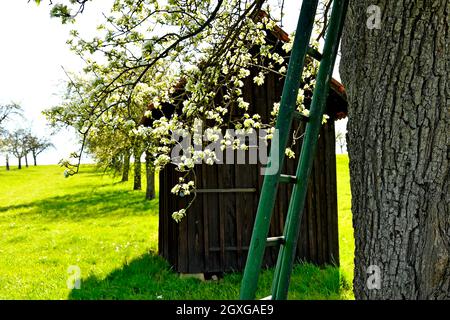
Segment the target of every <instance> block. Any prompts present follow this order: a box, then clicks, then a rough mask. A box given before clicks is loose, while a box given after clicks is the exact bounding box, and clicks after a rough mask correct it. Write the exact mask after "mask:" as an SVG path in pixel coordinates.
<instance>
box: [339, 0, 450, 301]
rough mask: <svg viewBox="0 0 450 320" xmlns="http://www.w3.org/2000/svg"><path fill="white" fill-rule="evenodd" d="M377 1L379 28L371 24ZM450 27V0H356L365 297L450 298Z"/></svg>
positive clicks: (358, 224)
mask: <svg viewBox="0 0 450 320" xmlns="http://www.w3.org/2000/svg"><path fill="white" fill-rule="evenodd" d="M373 4H375V5H378V6H379V7H380V9H381V24H380V27H381V28H380V29H369V28H368V27H367V24H366V23H367V19H368V18H369V17H370V15H368V14H367V9H368V7H369V6H370V5H373ZM372 22H373V21H372ZM371 25H373V24H371ZM449 25H450V0H429V1H428V0H425V1H408V0H378V1H377V0H354V1H350V8H349V12H348V16H347V21H346V25H345V28H344V29H345V30H344V34H343V39H342V59H341V63H340V70H341V77H342V79H343V82H344V85H345V86H346V89H347V93H348V98H349V104H350V106H349V122H348V135H347V140H348V141H347V142H348V144H347V146H348V152H349V157H350V176H351V190H352V212H353V225H354V229H355V241H356V243H355V245H356V250H355V278H354V291H355V297H356V298H357V299H449V298H450V199H449V195H450V193H449V170H448V164H449V156H450V153H449V145H450V144H449V140H450V137H449V128H450V116H449V115H450V112H449V111H450V79H449V74H450V47H449V44H450V36H449V32H450V30H449ZM371 265H376V266H378V267H379V268H380V269H379V271H380V276H381V278H380V280H381V282H380V284H381V288H379V289H376V288H374V286H373V283H372V285H367V280H368V279H369V280H370V281H371V280H374V279H375V278H373V277H371V276H370V274H368V273H367V272H368V267H369V266H371ZM374 276H376V275H374ZM375 287H376V285H375ZM370 288H372V289H370Z"/></svg>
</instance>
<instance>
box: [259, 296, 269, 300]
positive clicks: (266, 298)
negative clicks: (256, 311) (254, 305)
mask: <svg viewBox="0 0 450 320" xmlns="http://www.w3.org/2000/svg"><path fill="white" fill-rule="evenodd" d="M260 300H272V296H268V297H265V298H262V299H260Z"/></svg>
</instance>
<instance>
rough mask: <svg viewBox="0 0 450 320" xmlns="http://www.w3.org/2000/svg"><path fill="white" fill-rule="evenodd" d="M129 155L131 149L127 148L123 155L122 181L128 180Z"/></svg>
mask: <svg viewBox="0 0 450 320" xmlns="http://www.w3.org/2000/svg"><path fill="white" fill-rule="evenodd" d="M130 157H131V151H130V150H127V151H126V152H125V153H124V155H123V168H122V170H123V171H122V182H125V181H128V176H129V173H130Z"/></svg>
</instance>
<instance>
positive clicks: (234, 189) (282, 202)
mask: <svg viewBox="0 0 450 320" xmlns="http://www.w3.org/2000/svg"><path fill="white" fill-rule="evenodd" d="M252 76H253V75H252ZM252 76H251V77H250V78H252ZM282 86H283V83H282V82H280V81H279V80H278V79H277V78H276V77H275V76H273V75H269V76H268V78H267V80H266V83H265V84H264V85H263V86H261V87H260V86H256V85H253V83H252V81H247V82H246V83H245V85H244V95H245V100H246V101H251V106H250V108H251V111H253V112H258V113H259V114H261V115H262V117H263V118H266V119H267V117H268V115H269V114H270V110H271V108H272V106H273V104H274V103H275V102H277V101H279V100H280V96H281V92H282ZM346 107H347V105H346V100H345V96H344V95H343V88H342V85H340V84H339V83H338V82H337V81H334V80H333V82H332V90H331V93H330V95H329V98H328V107H327V108H328V109H327V114H328V115H329V116H330V119H329V120H328V122H327V123H326V124H325V125H324V126H323V127H322V129H321V132H320V139H319V144H318V149H317V155H316V158H315V160H314V167H313V171H312V176H311V179H310V181H309V189H308V194H307V200H306V207H305V211H304V214H303V219H302V224H301V233H300V240H299V243H298V248H297V257H298V258H299V259H302V260H304V261H309V262H313V263H315V264H318V265H325V264H335V265H338V264H339V246H338V219H337V190H336V158H335V130H334V121H335V120H336V119H338V118H342V117H343V116H345V115H346ZM299 125H300V126H303V127H302V128H301V129H300V130H304V123H298V124H294V129H295V128H296V127H297V126H299ZM300 146H301V143H298V144H296V147H295V150H294V151H295V152H296V154H298V153H299V149H300ZM297 160H298V159H289V160H286V163H285V167H284V170H283V173H286V174H292V175H294V174H295V169H296V166H297ZM260 168H261V166H260V165H259V164H258V165H254V164H253V165H252V164H245V165H212V166H211V165H206V164H202V165H197V166H196V167H195V173H196V181H197V189H198V191H197V198H196V200H195V201H194V203H193V205H192V206H191V207H190V208H189V210H188V212H187V215H186V217H185V218H184V219H183V220H182V221H181V222H180V223H177V222H175V221H174V220H173V219H172V217H171V214H172V212H174V211H177V210H179V209H181V208H184V207H186V205H187V204H188V201H189V199H185V198H180V197H179V196H175V195H173V194H172V193H171V192H170V191H171V188H172V187H173V185H175V184H176V183H177V181H178V178H179V177H180V173H179V172H177V171H176V170H175V167H174V166H172V165H169V166H168V167H167V168H166V169H164V170H163V171H162V172H161V173H160V202H159V218H160V220H159V254H160V255H161V256H162V257H164V258H165V259H167V260H168V261H169V263H170V264H171V265H172V266H173V267H174V269H175V270H176V271H177V272H180V273H205V274H211V273H212V274H215V273H223V272H230V271H241V270H243V268H244V266H245V261H246V258H247V253H248V246H249V243H250V238H251V235H252V230H253V223H254V219H255V214H256V209H257V206H258V200H259V196H260V190H261V186H262V182H263V178H264V177H263V176H262V175H261V174H260ZM291 189H292V186H290V185H285V184H281V185H280V188H279V191H278V198H277V202H276V206H275V210H274V212H273V215H272V222H271V227H270V234H269V236H279V235H282V234H283V227H284V222H285V217H286V213H287V208H288V204H289V198H290V194H291ZM277 253H278V248H268V249H267V250H266V254H265V257H264V263H263V265H264V266H267V267H270V266H273V265H274V264H275V263H276V259H277Z"/></svg>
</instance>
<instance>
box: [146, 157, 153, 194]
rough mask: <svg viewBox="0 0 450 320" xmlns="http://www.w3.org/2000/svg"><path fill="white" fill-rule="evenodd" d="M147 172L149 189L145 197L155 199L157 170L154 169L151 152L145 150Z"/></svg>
mask: <svg viewBox="0 0 450 320" xmlns="http://www.w3.org/2000/svg"><path fill="white" fill-rule="evenodd" d="M145 172H146V176H147V190H146V193H145V199H147V200H152V199H155V171H154V170H153V162H152V158H151V155H150V153H149V152H145Z"/></svg>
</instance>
